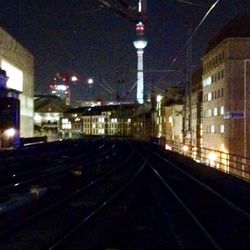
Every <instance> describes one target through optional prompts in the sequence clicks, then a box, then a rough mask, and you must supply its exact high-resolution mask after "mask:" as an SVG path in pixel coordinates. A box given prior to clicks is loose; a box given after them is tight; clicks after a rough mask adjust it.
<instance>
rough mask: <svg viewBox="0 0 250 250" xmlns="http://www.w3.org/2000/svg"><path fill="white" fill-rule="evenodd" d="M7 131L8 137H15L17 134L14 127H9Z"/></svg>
mask: <svg viewBox="0 0 250 250" xmlns="http://www.w3.org/2000/svg"><path fill="white" fill-rule="evenodd" d="M5 133H6V135H7V136H8V137H13V136H14V135H15V133H16V131H15V129H14V128H9V129H7V130H6V131H5Z"/></svg>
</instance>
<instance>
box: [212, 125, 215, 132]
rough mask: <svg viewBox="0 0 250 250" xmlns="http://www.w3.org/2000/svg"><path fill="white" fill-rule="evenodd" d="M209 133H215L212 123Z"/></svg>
mask: <svg viewBox="0 0 250 250" xmlns="http://www.w3.org/2000/svg"><path fill="white" fill-rule="evenodd" d="M211 133H215V126H214V125H212V126H211Z"/></svg>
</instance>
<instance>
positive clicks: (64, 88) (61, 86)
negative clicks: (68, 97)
mask: <svg viewBox="0 0 250 250" xmlns="http://www.w3.org/2000/svg"><path fill="white" fill-rule="evenodd" d="M56 89H57V90H63V91H65V90H66V89H67V86H66V85H56Z"/></svg>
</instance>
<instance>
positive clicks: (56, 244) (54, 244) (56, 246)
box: [48, 161, 148, 250]
mask: <svg viewBox="0 0 250 250" xmlns="http://www.w3.org/2000/svg"><path fill="white" fill-rule="evenodd" d="M147 164H148V162H147V161H145V162H144V163H143V164H142V166H141V167H140V169H139V170H138V171H137V172H136V173H135V174H134V175H133V176H132V178H131V179H129V180H128V181H127V182H126V183H125V184H124V185H123V186H122V187H121V188H119V190H117V191H116V192H115V193H113V194H112V195H111V196H110V197H109V198H108V199H107V200H106V201H104V202H103V203H102V204H101V205H100V206H99V207H98V208H96V209H95V210H93V211H92V212H91V213H89V214H88V215H87V216H86V217H85V218H84V219H83V220H82V221H81V222H80V223H79V224H78V225H76V226H75V227H74V228H72V229H71V230H69V232H67V233H66V234H65V235H64V236H63V237H62V238H61V239H59V240H58V241H56V242H55V243H53V244H52V245H51V246H50V247H49V248H48V250H54V249H58V248H59V249H60V246H61V245H62V244H64V243H65V242H66V241H67V240H68V239H69V238H70V237H71V236H73V234H75V233H76V232H77V231H78V230H79V229H80V228H81V227H82V226H83V225H84V224H85V223H87V222H88V221H89V220H90V219H92V218H93V217H94V216H96V215H97V214H98V213H99V212H100V211H101V210H102V209H104V207H106V206H107V205H108V204H109V203H110V202H111V201H113V200H114V199H115V198H116V197H117V196H118V195H119V194H120V193H121V192H123V191H124V190H125V189H126V188H127V187H128V186H129V185H130V184H131V183H132V182H133V181H134V180H135V178H136V177H137V176H138V175H139V174H140V173H141V172H142V170H143V169H144V168H145V166H146V165H147Z"/></svg>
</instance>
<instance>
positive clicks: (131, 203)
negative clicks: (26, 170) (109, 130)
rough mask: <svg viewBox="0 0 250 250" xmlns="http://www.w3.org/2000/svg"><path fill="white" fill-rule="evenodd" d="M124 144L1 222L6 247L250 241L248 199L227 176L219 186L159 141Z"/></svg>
mask: <svg viewBox="0 0 250 250" xmlns="http://www.w3.org/2000/svg"><path fill="white" fill-rule="evenodd" d="M118 144H119V146H118V145H117V149H118V148H120V150H117V151H115V153H114V150H113V149H114V148H113V149H112V150H111V151H110V152H112V153H111V154H109V155H106V154H105V155H103V159H106V161H105V160H104V161H102V160H98V159H97V162H99V163H98V164H99V167H101V166H103V171H101V172H100V175H99V176H98V178H95V179H87V178H86V179H85V181H82V182H79V183H78V184H79V185H78V186H77V189H75V190H74V189H70V192H65V193H64V194H63V197H62V196H61V199H58V200H57V202H55V203H53V204H50V206H47V207H46V208H44V209H41V210H40V211H39V212H38V213H35V212H34V213H33V215H32V216H31V217H30V218H26V219H25V220H24V221H23V222H22V223H19V224H16V225H14V226H12V227H10V228H5V230H2V233H0V249H2V248H3V249H25V250H26V249H38V250H39V249H50V250H52V249H53V250H54V249H84V250H90V249H91V250H95V249H103V250H104V249H105V250H106V249H129V250H133V249H150V250H153V249H157V250H161V249H164V250H165V249H202V250H208V249H226V250H228V249H230V250H233V249H237V250H241V249H250V238H249V235H250V234H249V232H250V223H249V222H250V216H249V206H248V205H245V206H244V207H242V206H241V202H239V204H238V203H237V202H236V201H235V200H230V195H229V194H228V193H227V192H226V187H224V188H221V187H222V186H223V179H222V177H221V183H220V184H221V185H217V186H216V185H213V184H214V183H213V181H211V180H212V177H211V176H210V177H209V178H207V179H209V181H208V182H206V181H204V180H205V179H206V178H204V173H205V174H206V172H203V173H202V176H199V174H197V171H196V170H197V169H195V167H194V168H193V167H192V166H191V167H190V166H188V165H185V164H186V163H185V161H181V160H180V159H178V160H175V159H174V157H176V156H175V155H171V154H169V153H168V154H166V153H165V151H163V150H160V149H159V148H158V147H155V146H152V145H151V144H147V143H139V142H129V143H128V142H126V141H119V143H118ZM124 152H127V153H126V154H124ZM112 154H114V155H113V156H114V158H113V157H112ZM118 155H119V157H118ZM105 162H109V164H108V165H109V166H107V165H106V166H105ZM111 163H112V164H111ZM110 164H111V165H112V166H111V165H110ZM76 165H78V163H77V161H76ZM191 168H193V170H192V171H193V172H192V171H191ZM90 169H91V170H92V171H93V172H92V174H93V175H92V176H94V174H95V173H96V171H97V169H98V168H97V167H96V166H95V167H94V166H93V167H92V168H90ZM104 170H107V171H106V172H105V171H104ZM207 174H208V173H207ZM218 174H220V173H218ZM216 178H219V177H217V176H216ZM223 178H226V177H225V176H224V175H223ZM83 179H84V178H83ZM73 182H74V181H73ZM67 183H69V182H68V181H67ZM235 183H237V182H235ZM210 184H211V185H210ZM75 187H76V186H75ZM229 190H230V189H229ZM239 200H240V199H239ZM243 200H244V199H243Z"/></svg>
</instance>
